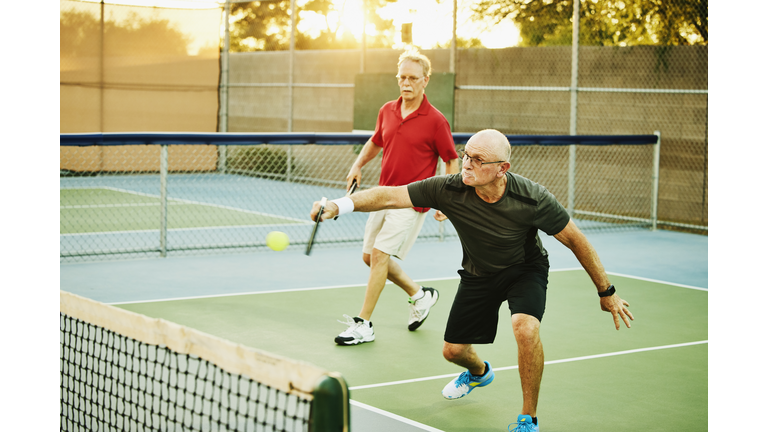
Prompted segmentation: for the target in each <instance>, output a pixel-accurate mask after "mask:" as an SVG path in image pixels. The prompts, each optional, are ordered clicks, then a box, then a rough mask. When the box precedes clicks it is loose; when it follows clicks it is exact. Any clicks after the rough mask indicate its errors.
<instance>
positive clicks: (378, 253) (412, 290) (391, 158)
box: [335, 50, 459, 345]
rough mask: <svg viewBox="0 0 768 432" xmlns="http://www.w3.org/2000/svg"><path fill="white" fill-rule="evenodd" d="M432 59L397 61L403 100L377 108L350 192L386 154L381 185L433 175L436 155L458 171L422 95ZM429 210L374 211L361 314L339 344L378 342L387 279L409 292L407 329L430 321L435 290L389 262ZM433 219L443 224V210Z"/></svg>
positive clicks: (448, 139) (445, 132)
mask: <svg viewBox="0 0 768 432" xmlns="http://www.w3.org/2000/svg"><path fill="white" fill-rule="evenodd" d="M431 69H432V66H431V64H430V61H429V59H428V58H427V57H426V56H424V55H423V54H420V53H419V52H418V51H416V50H409V51H406V52H404V53H403V54H402V55H401V56H400V60H399V61H398V73H397V83H398V85H399V86H400V97H399V98H398V99H397V100H394V101H390V102H387V103H386V104H384V106H383V107H382V108H381V110H379V117H378V119H377V120H376V130H375V132H374V134H373V136H372V137H371V139H369V140H368V142H367V143H366V144H365V146H363V149H362V150H361V151H360V155H359V156H358V158H357V160H356V161H355V163H354V164H353V165H352V168H351V169H350V170H349V175H347V189H349V186H350V185H351V184H352V181H353V180H357V184H360V183H361V179H362V173H361V170H362V168H363V166H365V164H367V163H368V162H370V161H371V160H372V159H373V158H375V157H376V156H377V155H378V154H379V151H381V150H382V149H383V150H384V154H383V157H382V162H381V176H380V178H379V186H403V185H407V184H410V183H412V182H415V181H419V180H423V179H425V178H429V177H432V176H434V175H435V170H436V168H437V159H438V157H439V158H441V159H443V161H445V162H446V174H455V173H458V172H459V163H458V157H459V156H458V154H457V153H456V147H455V145H454V143H453V135H452V134H451V128H450V125H449V124H448V121H447V120H446V119H445V116H443V114H442V113H441V112H440V111H438V110H437V109H436V108H435V107H433V106H432V105H431V104H430V103H429V101H428V100H427V95H426V94H424V89H426V87H427V84H428V83H429V76H430V74H431V72H432V70H431ZM427 211H429V208H424V207H414V208H408V209H393V210H381V211H378V212H374V213H371V214H370V216H369V218H368V222H367V223H366V226H365V237H364V241H363V261H364V262H365V263H366V264H367V265H368V266H369V267H370V268H371V273H370V276H369V278H368V287H367V288H366V291H365V299H364V300H363V307H362V308H361V309H360V313H359V314H358V315H357V316H356V317H354V318H352V317H349V316H346V315H345V316H346V317H347V322H346V323H344V324H346V325H348V328H347V330H345V331H344V332H342V333H341V334H339V335H338V336H337V337H336V339H335V341H336V343H337V344H339V345H356V344H359V343H364V342H372V341H373V340H374V338H375V337H374V332H373V324H372V323H371V322H370V320H371V316H372V315H373V309H374V308H375V307H376V302H377V301H378V300H379V296H380V295H381V292H382V290H383V289H384V284H385V283H386V281H387V279H389V280H390V281H392V282H393V283H394V284H395V285H397V286H399V287H400V288H402V289H403V291H405V292H406V293H407V294H408V296H409V298H408V302H409V303H410V308H411V310H410V317H409V320H408V330H411V331H413V330H416V329H417V328H419V326H420V325H421V324H422V323H423V322H424V320H425V319H427V315H429V310H430V308H431V307H432V306H433V305H434V304H435V303H436V302H437V299H438V292H437V291H436V290H435V289H434V288H429V287H421V286H419V285H418V284H416V283H415V282H414V281H413V279H411V278H410V277H409V276H408V275H407V274H405V272H404V271H403V269H402V268H401V267H400V266H399V265H398V264H397V263H396V262H395V261H394V260H392V259H391V257H392V256H394V257H397V258H399V259H401V260H402V259H405V256H406V255H407V254H408V251H409V250H410V249H411V247H412V246H413V243H414V242H415V241H416V237H417V236H418V235H419V231H421V227H422V225H423V224H424V219H425V218H426V212H427ZM435 219H437V220H445V219H446V217H445V215H443V214H442V213H441V212H439V211H437V212H436V213H435Z"/></svg>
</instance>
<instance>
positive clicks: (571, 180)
mask: <svg viewBox="0 0 768 432" xmlns="http://www.w3.org/2000/svg"><path fill="white" fill-rule="evenodd" d="M579 6H580V2H579V1H578V0H576V1H574V2H573V42H572V44H571V89H570V90H571V126H570V134H571V135H576V134H577V133H578V128H577V127H576V126H577V123H578V119H579V117H578V107H579V99H578V85H579ZM568 152H569V153H568V214H569V215H570V216H571V217H573V215H574V214H575V212H576V207H575V205H576V145H575V144H571V145H570V146H569V149H568Z"/></svg>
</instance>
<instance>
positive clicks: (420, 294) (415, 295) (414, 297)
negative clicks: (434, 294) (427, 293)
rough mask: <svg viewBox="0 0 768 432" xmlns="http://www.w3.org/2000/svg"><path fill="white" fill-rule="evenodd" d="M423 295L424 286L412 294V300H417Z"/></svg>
mask: <svg viewBox="0 0 768 432" xmlns="http://www.w3.org/2000/svg"><path fill="white" fill-rule="evenodd" d="M422 297H424V287H419V291H417V292H416V294H414V295H412V296H411V300H413V301H416V300H418V299H420V298H422Z"/></svg>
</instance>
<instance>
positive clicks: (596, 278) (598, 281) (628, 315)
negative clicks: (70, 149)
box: [555, 220, 635, 330]
mask: <svg viewBox="0 0 768 432" xmlns="http://www.w3.org/2000/svg"><path fill="white" fill-rule="evenodd" d="M555 238H556V239H557V240H558V241H559V242H560V243H562V244H563V245H565V247H567V248H568V249H570V250H571V251H572V252H573V254H574V255H575V256H576V259H578V260H579V262H580V263H581V266H582V267H584V270H586V271H587V274H589V277H590V278H592V282H593V283H594V284H595V286H596V287H597V292H598V293H602V292H605V291H606V290H607V289H608V288H609V287H610V286H611V281H610V280H609V279H608V275H607V274H606V273H605V269H604V268H603V264H602V263H601V262H600V257H599V256H597V251H595V248H593V247H592V244H591V243H590V242H589V240H587V237H586V236H585V235H584V233H582V232H581V230H580V229H579V228H578V227H577V226H576V224H575V223H573V220H570V221H568V225H566V226H565V228H563V230H562V231H560V232H559V233H557V234H555ZM600 308H601V309H602V310H604V311H606V312H610V313H611V315H613V322H614V324H615V325H616V330H618V329H619V328H620V327H621V321H620V320H619V319H621V320H623V321H624V324H625V325H626V326H627V328H630V327H632V326H631V325H630V323H629V321H630V320H634V319H635V317H634V316H632V312H630V311H629V309H628V308H629V303H628V302H627V301H626V300H622V299H621V297H619V295H618V294H613V295H610V296H607V297H600Z"/></svg>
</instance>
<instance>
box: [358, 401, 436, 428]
mask: <svg viewBox="0 0 768 432" xmlns="http://www.w3.org/2000/svg"><path fill="white" fill-rule="evenodd" d="M349 404H350V405H354V406H356V407H358V408H362V409H365V410H368V411H371V412H374V413H376V414H380V415H383V416H384V417H389V418H391V419H393V420H397V421H399V422H401V423H405V424H407V425H411V426H414V427H417V428H419V429H422V430H425V431H429V432H443V431H442V430H440V429H436V428H433V427H432V426H427V425H425V424H423V423H419V422H417V421H414V420H411V419H408V418H405V417H401V416H399V415H397V414H393V413H391V412H389V411H384V410H382V409H378V408H376V407H372V406H370V405H366V404H364V403H362V402H358V401H356V400H352V399H350V400H349Z"/></svg>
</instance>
